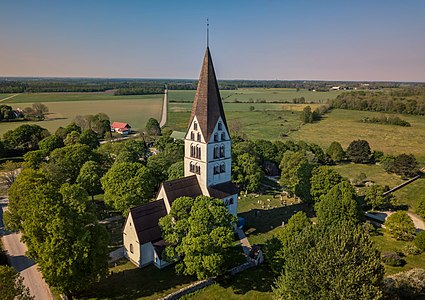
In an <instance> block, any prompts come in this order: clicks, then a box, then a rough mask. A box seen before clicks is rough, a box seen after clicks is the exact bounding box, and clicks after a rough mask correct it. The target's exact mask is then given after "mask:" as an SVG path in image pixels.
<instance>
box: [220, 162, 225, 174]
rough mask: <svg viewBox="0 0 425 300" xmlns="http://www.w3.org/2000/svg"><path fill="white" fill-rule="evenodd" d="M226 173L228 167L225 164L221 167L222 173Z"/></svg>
mask: <svg viewBox="0 0 425 300" xmlns="http://www.w3.org/2000/svg"><path fill="white" fill-rule="evenodd" d="M224 172H226V165H225V164H224V163H222V164H221V165H220V173H224Z"/></svg>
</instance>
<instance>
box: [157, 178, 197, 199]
mask: <svg viewBox="0 0 425 300" xmlns="http://www.w3.org/2000/svg"><path fill="white" fill-rule="evenodd" d="M162 185H163V187H164V190H165V193H166V194H167V198H168V202H169V203H170V206H171V205H172V204H173V202H174V200H176V199H177V198H179V197H184V196H186V197H191V198H196V197H198V196H200V195H202V191H201V188H200V186H199V183H198V179H197V178H196V175H192V176H188V177H183V178H179V179H175V180H170V181H165V182H163V183H162Z"/></svg>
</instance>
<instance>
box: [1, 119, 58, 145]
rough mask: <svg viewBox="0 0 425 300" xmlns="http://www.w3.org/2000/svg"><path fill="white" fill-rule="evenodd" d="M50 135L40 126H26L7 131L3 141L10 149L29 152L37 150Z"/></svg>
mask: <svg viewBox="0 0 425 300" xmlns="http://www.w3.org/2000/svg"><path fill="white" fill-rule="evenodd" d="M49 135H50V133H49V131H48V130H47V129H44V128H42V127H40V126H38V125H35V124H33V125H29V124H24V125H21V126H19V127H18V128H16V129H14V130H9V131H7V132H6V133H5V134H4V135H3V139H4V142H5V143H6V144H7V147H8V148H9V149H15V150H17V151H23V152H27V151H31V150H37V149H38V143H39V142H40V141H41V140H42V139H44V138H45V137H48V136H49Z"/></svg>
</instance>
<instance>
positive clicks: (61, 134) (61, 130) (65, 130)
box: [55, 122, 81, 140]
mask: <svg viewBox="0 0 425 300" xmlns="http://www.w3.org/2000/svg"><path fill="white" fill-rule="evenodd" d="M73 131H76V132H78V133H81V127H80V126H78V125H77V124H75V122H72V123H71V124H69V125H68V126H66V127H65V128H63V127H62V126H61V127H59V128H58V129H57V130H56V132H55V135H56V136H57V137H59V138H61V139H62V140H65V138H66V136H67V135H68V134H70V133H71V132H73Z"/></svg>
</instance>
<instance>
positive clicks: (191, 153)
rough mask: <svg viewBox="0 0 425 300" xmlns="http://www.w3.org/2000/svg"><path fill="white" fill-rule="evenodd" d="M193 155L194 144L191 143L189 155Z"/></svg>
mask: <svg viewBox="0 0 425 300" xmlns="http://www.w3.org/2000/svg"><path fill="white" fill-rule="evenodd" d="M194 156H195V146H193V144H190V157H194Z"/></svg>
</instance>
